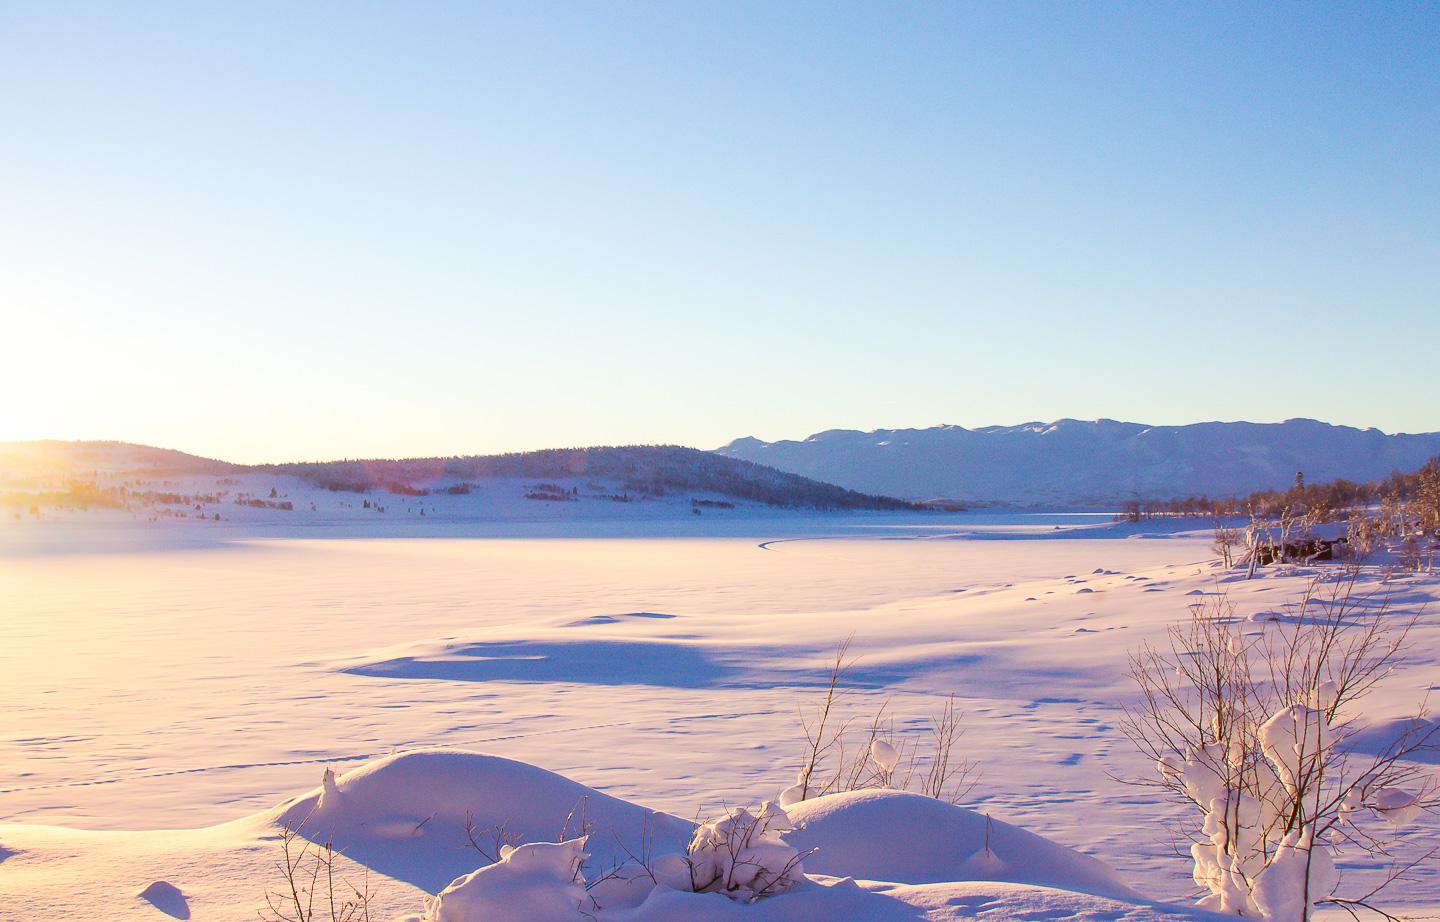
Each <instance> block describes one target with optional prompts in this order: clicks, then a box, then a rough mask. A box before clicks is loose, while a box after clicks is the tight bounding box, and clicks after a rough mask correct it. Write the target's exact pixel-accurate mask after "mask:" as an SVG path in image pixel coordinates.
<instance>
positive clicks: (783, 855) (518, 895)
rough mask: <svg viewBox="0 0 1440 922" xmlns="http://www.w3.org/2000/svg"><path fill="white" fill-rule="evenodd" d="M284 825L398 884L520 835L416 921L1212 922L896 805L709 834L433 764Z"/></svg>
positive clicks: (322, 793) (710, 826)
mask: <svg viewBox="0 0 1440 922" xmlns="http://www.w3.org/2000/svg"><path fill="white" fill-rule="evenodd" d="M462 817H464V818H465V820H467V821H468V822H467V823H466V824H465V825H464V826H462V825H460V821H461V818H462ZM267 821H268V822H270V823H274V824H279V825H282V826H289V827H292V828H293V827H295V826H296V825H297V824H302V823H303V826H301V827H300V828H301V829H302V833H303V834H305V835H308V836H312V837H322V838H326V839H329V838H332V837H333V839H334V841H335V842H336V844H337V845H340V846H341V847H342V848H343V849H344V851H345V853H346V854H348V855H349V856H351V857H352V858H356V857H358V858H359V860H361V862H362V863H364V864H366V865H367V866H370V867H375V868H378V869H382V870H384V871H385V873H395V872H396V871H397V870H402V869H405V868H417V867H420V866H423V865H426V864H435V863H443V864H448V865H451V866H453V864H454V862H455V860H456V858H455V857H454V856H455V855H458V856H460V859H459V860H464V858H465V857H469V858H471V859H477V858H480V857H481V856H480V855H479V853H478V851H476V850H475V849H471V850H468V851H467V850H465V849H464V848H463V845H464V843H465V841H466V840H467V839H472V840H473V837H474V830H473V827H474V825H475V824H476V822H477V821H478V822H479V823H485V824H490V823H494V824H497V825H503V828H504V835H505V837H506V838H508V839H509V840H510V841H509V842H507V843H506V844H503V845H501V846H500V847H499V848H498V850H497V852H496V854H495V855H492V856H489V857H492V858H494V859H495V860H493V861H488V862H487V861H478V862H475V863H479V864H480V867H478V868H476V869H474V870H472V871H469V872H468V873H464V874H460V875H458V876H456V877H455V879H454V880H453V881H451V882H450V883H448V884H447V885H444V886H443V887H438V888H437V889H439V893H438V894H437V895H436V896H435V897H434V898H432V899H429V900H427V905H426V907H425V908H424V909H423V910H422V911H421V912H420V913H418V914H415V915H412V916H410V917H409V918H410V919H411V920H415V922H584V920H587V919H588V920H592V922H662V920H663V922H705V920H717V922H718V920H756V922H759V920H767V922H790V920H794V922H799V920H816V919H827V920H834V922H884V920H896V922H899V920H922V919H928V920H937V922H940V920H953V919H960V918H971V917H973V915H974V914H975V912H977V911H980V910H986V911H989V912H990V913H991V914H994V915H997V916H1000V917H1008V916H1007V907H1009V905H1010V904H1011V903H1012V902H1014V903H1015V904H1016V905H1017V906H1024V907H1025V909H1024V913H1025V915H1024V917H1025V918H1028V919H1037V920H1038V919H1047V918H1055V919H1061V918H1064V919H1093V920H1096V922H1098V920H1101V919H1105V920H1119V919H1137V920H1138V919H1155V920H1161V919H1173V920H1180V919H1195V918H1200V917H1201V915H1200V914H1197V913H1195V912H1194V911H1191V910H1187V909H1182V908H1179V907H1160V906H1154V905H1150V904H1146V903H1144V901H1143V900H1141V898H1140V897H1139V896H1138V894H1136V893H1135V892H1134V891H1133V890H1131V889H1130V888H1129V887H1127V886H1126V885H1125V884H1124V883H1123V882H1122V881H1121V880H1120V878H1119V876H1118V875H1116V874H1115V872H1114V871H1113V870H1111V869H1110V868H1108V867H1107V866H1106V865H1105V864H1104V863H1103V862H1100V861H1097V860H1096V859H1094V858H1089V857H1086V856H1084V855H1081V854H1079V853H1077V852H1074V851H1072V850H1070V849H1068V848H1065V847H1063V846H1060V845H1057V844H1055V843H1053V842H1050V841H1048V840H1046V839H1044V838H1042V837H1040V836H1037V835H1033V834H1031V833H1028V832H1025V831H1024V830H1021V829H1017V828H1015V827H1013V826H1009V825H1007V824H1005V823H999V822H994V821H991V820H989V819H987V818H986V817H982V816H980V815H979V814H976V813H973V812H971V811H968V810H963V809H961V808H959V807H954V806H951V805H949V804H946V803H942V802H940V801H936V800H932V799H930V798H925V797H921V796H919V795H915V794H906V793H901V792H895V791H857V792H851V793H847V794H837V795H829V796H826V797H821V798H817V799H815V800H812V801H807V802H805V803H802V804H798V805H796V807H795V808H794V811H793V816H792V815H787V812H786V811H784V810H782V809H781V808H779V807H777V806H775V805H774V804H768V803H767V804H765V805H763V806H762V807H761V808H759V809H758V810H756V811H753V812H752V811H749V810H744V809H737V808H732V809H730V810H727V811H726V812H725V814H724V815H723V816H722V817H721V818H719V819H717V820H714V821H711V822H707V823H702V824H700V825H698V826H697V825H694V824H690V823H686V822H685V821H684V820H680V819H678V818H677V817H672V816H668V815H666V814H663V813H658V812H655V811H651V810H647V809H645V808H644V807H640V806H638V805H636V804H631V803H628V802H625V801H621V800H618V799H617V798H613V797H608V796H606V795H605V794H602V793H600V792H598V791H595V790H592V789H589V788H586V787H585V786H584V785H580V784H577V783H575V782H573V781H570V780H568V779H566V778H563V777H562V776H560V775H556V774H554V773H552V772H548V771H545V770H543V769H540V768H537V767H536V766H533V765H527V764H525V763H522V762H514V761H511V760H508V759H497V758H495V757H493V756H486V755H481V754H478V753H466V752H456V751H428V752H427V751H422V752H413V753H407V754H403V755H397V756H391V757H388V758H385V759H381V760H379V761H377V762H374V763H372V764H369V765H366V766H364V767H362V768H360V769H357V770H355V771H352V772H350V773H348V774H346V775H343V776H340V777H339V778H334V777H333V776H332V775H330V774H329V773H328V772H327V774H326V776H325V779H324V782H323V783H322V786H321V789H320V790H319V791H317V792H312V793H311V794H308V795H306V796H304V797H300V798H296V799H295V800H293V801H291V802H290V803H288V804H286V805H284V806H282V807H281V808H279V809H277V810H276V811H273V812H272V814H270V816H269V817H268V818H267ZM601 830H605V832H604V833H603V834H602V832H601ZM569 832H577V833H582V834H580V835H576V836H574V837H567V836H568V833H569ZM686 833H688V836H687V837H686V838H682V837H681V835H682V834H686ZM606 840H610V841H609V842H608V843H607V842H606ZM447 853H448V854H447ZM803 861H814V862H815V863H816V867H815V868H814V869H813V870H814V871H817V872H819V873H811V874H807V873H806V870H807V869H806V868H805V866H804V865H803V863H802V862H803ZM822 867H823V868H825V869H827V870H828V871H829V873H824V872H820V869H821V868H822ZM842 872H843V873H842ZM977 881H979V882H985V885H984V886H979V887H977V886H975V885H974V882H977ZM1017 882H1018V884H1021V885H1028V886H1020V885H1017Z"/></svg>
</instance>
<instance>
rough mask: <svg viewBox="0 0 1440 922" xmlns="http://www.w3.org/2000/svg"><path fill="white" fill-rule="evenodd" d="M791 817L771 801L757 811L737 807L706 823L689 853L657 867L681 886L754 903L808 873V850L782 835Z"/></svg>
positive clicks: (663, 879) (660, 877) (661, 878)
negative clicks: (805, 865) (787, 841)
mask: <svg viewBox="0 0 1440 922" xmlns="http://www.w3.org/2000/svg"><path fill="white" fill-rule="evenodd" d="M790 828H791V826H790V818H789V817H788V816H786V814H785V811H784V810H783V809H782V808H780V807H779V806H777V805H776V804H774V803H772V802H770V801H766V802H765V803H764V804H763V805H761V807H760V809H759V811H758V812H756V813H751V812H750V811H749V810H743V809H738V808H731V809H730V810H727V811H726V813H725V816H723V817H721V818H720V819H718V820H713V821H711V822H708V823H703V824H701V825H700V826H699V827H698V828H696V830H695V836H694V838H692V839H691V840H690V847H689V848H688V849H687V850H686V853H685V854H684V855H662V856H661V857H660V858H658V859H656V861H655V862H654V863H653V864H652V866H651V870H652V873H653V874H654V875H655V879H656V881H657V882H658V883H661V884H664V885H665V886H668V887H670V888H672V889H675V890H689V891H693V892H695V893H723V894H724V895H726V896H728V897H730V898H731V899H733V900H736V901H738V902H741V903H749V902H753V901H754V900H757V899H760V898H762V897H767V896H775V895H776V894H779V893H784V892H785V891H786V890H789V889H790V888H791V887H792V886H794V885H795V884H796V883H797V882H799V881H800V880H801V879H803V877H804V874H805V872H804V869H803V868H802V866H801V861H802V860H803V859H804V857H805V856H804V855H803V854H801V852H800V851H799V850H797V849H795V848H793V847H791V846H789V845H786V844H785V842H784V841H782V840H781V838H780V835H781V833H784V832H788V831H790Z"/></svg>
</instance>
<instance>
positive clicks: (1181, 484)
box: [716, 419, 1440, 505]
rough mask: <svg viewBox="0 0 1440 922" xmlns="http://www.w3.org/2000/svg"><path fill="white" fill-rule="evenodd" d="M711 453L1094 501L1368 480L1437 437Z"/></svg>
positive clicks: (972, 497) (873, 441) (1056, 426)
mask: <svg viewBox="0 0 1440 922" xmlns="http://www.w3.org/2000/svg"><path fill="white" fill-rule="evenodd" d="M716 453H717V454H719V455H722V456H724V457H727V458H741V459H744V460H746V461H754V462H757V463H760V464H766V465H769V466H771V467H774V468H778V469H779V470H782V471H791V472H793V473H796V474H802V475H804V476H806V477H813V478H816V479H818V480H823V481H826V482H829V483H834V484H838V485H840V486H844V487H849V488H850V489H853V490H861V491H865V492H873V493H883V494H886V495H888V496H900V497H905V498H907V499H939V498H945V499H952V500H957V501H963V502H1004V503H1020V504H1042V505H1094V504H1108V503H1113V502H1115V501H1117V500H1124V499H1169V498H1174V497H1184V496H1191V495H1200V494H1204V495H1209V496H1217V497H1218V496H1234V495H1243V494H1248V493H1251V492H1253V491H1255V490H1263V489H1275V488H1285V487H1288V486H1290V485H1291V484H1292V483H1294V480H1295V473H1296V472H1297V471H1303V472H1304V474H1305V477H1306V479H1307V480H1308V481H1309V482H1311V483H1319V482H1322V481H1328V480H1335V479H1338V478H1344V479H1348V480H1356V481H1364V480H1374V479H1378V478H1381V477H1385V476H1386V475H1388V474H1389V473H1391V472H1392V471H1395V470H1402V471H1410V470H1414V469H1416V468H1419V467H1420V466H1421V465H1423V464H1424V463H1425V462H1426V461H1427V460H1428V459H1429V458H1430V457H1432V456H1434V455H1437V454H1440V433H1435V432H1432V433H1425V434H1421V435H1387V434H1385V433H1383V432H1381V431H1379V430H1378V429H1354V428H1351V427H1348V426H1332V425H1330V424H1328V423H1322V422H1318V421H1316V420H1313V419H1291V420H1286V421H1285V422H1283V423H1246V422H1232V423H1220V422H1215V423H1196V424H1194V425H1188V426H1147V425H1143V424H1141V423H1122V422H1116V421H1115V420H1111V419H1100V420H1094V421H1082V420H1076V419H1061V420H1057V421H1055V422H1053V423H1025V424H1023V425H1019V426H987V427H984V428H981V429H966V428H964V427H962V426H936V427H934V428H930V429H877V430H875V431H874V432H858V431H855V430H850V429H832V430H830V431H828V432H820V433H817V434H815V435H812V436H810V437H809V438H807V439H805V440H803V441H798V442H797V441H780V442H763V441H761V440H759V439H755V438H742V439H736V440H735V441H733V442H731V443H730V444H729V445H726V446H725V447H723V448H720V449H717V451H716Z"/></svg>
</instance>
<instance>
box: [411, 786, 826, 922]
mask: <svg viewBox="0 0 1440 922" xmlns="http://www.w3.org/2000/svg"><path fill="white" fill-rule="evenodd" d="M790 828H791V827H790V821H789V818H788V817H787V816H786V815H785V811H784V810H782V809H781V808H780V807H778V806H776V805H775V804H773V803H769V802H766V803H765V804H763V805H762V806H761V807H760V809H759V810H758V811H756V812H753V813H752V812H751V811H749V810H744V809H730V810H727V811H726V813H725V816H723V817H721V818H720V819H717V820H713V821H711V822H708V823H703V824H701V825H700V826H698V827H696V829H695V833H694V836H693V837H692V838H691V840H690V843H689V846H688V847H687V848H686V850H685V852H683V853H678V852H670V853H667V854H663V855H659V856H657V857H654V858H648V859H647V858H644V857H640V856H635V857H632V858H631V859H630V860H627V861H625V862H624V863H623V864H621V865H620V866H619V867H616V868H614V869H612V870H610V871H609V872H607V873H604V874H600V875H597V876H596V877H595V879H594V880H593V881H591V882H590V883H589V885H588V886H587V884H586V881H585V878H584V871H583V865H584V861H585V859H586V858H588V857H589V855H588V854H586V852H585V842H586V839H585V838H583V837H582V838H578V839H570V840H567V841H564V842H559V843H547V842H536V843H530V844H526V845H519V846H511V845H506V846H504V847H503V848H502V849H501V850H500V860H499V861H496V862H494V863H493V864H489V865H486V866H485V867H482V868H480V869H479V870H477V871H475V872H473V873H471V874H467V875H466V876H464V877H461V878H459V879H457V880H456V881H454V882H453V883H451V884H450V886H448V887H446V888H445V889H444V890H442V891H441V892H440V894H439V895H438V896H436V897H434V898H433V899H431V900H430V901H429V902H428V903H427V905H426V910H425V915H424V917H423V919H424V922H578V920H581V919H584V918H586V917H587V916H591V917H593V914H594V913H596V912H599V911H601V910H615V909H630V908H634V907H635V906H638V905H640V904H641V903H643V902H644V901H645V900H646V898H647V897H649V896H650V894H651V891H653V890H656V889H664V890H674V891H680V892H683V893H719V894H723V895H724V896H727V897H729V898H730V899H732V900H735V901H737V902H740V903H751V902H754V901H755V900H758V899H762V898H764V897H769V896H775V895H778V894H780V893H784V892H786V891H787V890H789V889H790V888H792V887H793V886H795V885H796V884H797V883H799V882H800V881H802V880H804V876H805V872H804V868H803V867H802V865H801V861H802V859H803V858H804V855H803V854H802V853H801V852H800V851H799V850H798V849H796V848H794V847H792V846H790V845H787V844H785V842H784V841H782V840H781V838H780V836H781V834H782V833H784V832H788V831H790Z"/></svg>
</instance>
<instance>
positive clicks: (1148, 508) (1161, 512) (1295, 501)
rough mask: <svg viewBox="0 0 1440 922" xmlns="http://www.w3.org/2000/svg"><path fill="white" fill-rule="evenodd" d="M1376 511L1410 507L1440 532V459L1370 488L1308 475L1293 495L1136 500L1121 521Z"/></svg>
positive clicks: (1322, 517)
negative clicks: (1313, 479)
mask: <svg viewBox="0 0 1440 922" xmlns="http://www.w3.org/2000/svg"><path fill="white" fill-rule="evenodd" d="M1372 506H1389V507H1394V508H1397V509H1399V508H1404V509H1405V510H1407V512H1408V513H1409V514H1410V515H1411V516H1412V517H1413V518H1414V519H1415V520H1416V522H1417V524H1419V525H1420V527H1421V528H1423V529H1425V530H1427V531H1434V530H1435V529H1436V528H1440V456H1437V457H1434V458H1431V459H1430V460H1429V461H1428V462H1426V464H1425V466H1424V467H1422V468H1420V469H1419V470H1418V471H1413V472H1411V473H1401V472H1400V471H1396V472H1394V473H1392V474H1391V475H1390V476H1388V477H1385V478H1383V479H1381V480H1371V481H1367V482H1365V483H1355V482H1354V481H1350V480H1335V481H1331V482H1330V483H1318V484H1310V483H1305V478H1304V475H1303V473H1297V474H1296V475H1295V484H1294V486H1292V487H1290V489H1288V490H1259V491H1256V492H1254V493H1251V494H1250V495H1249V496H1243V497H1226V498H1221V499H1215V498H1211V497H1207V496H1188V497H1185V498H1184V499H1171V500H1162V501H1151V502H1142V501H1139V500H1131V501H1130V502H1128V503H1126V504H1125V506H1124V509H1123V512H1122V513H1121V516H1122V518H1126V519H1129V520H1131V521H1139V520H1140V519H1144V518H1153V517H1158V516H1191V517H1196V518H1233V517H1246V518H1251V519H1278V518H1281V517H1288V516H1303V517H1304V518H1306V519H1307V520H1309V521H1311V522H1333V521H1337V520H1339V519H1343V518H1346V517H1347V515H1348V514H1349V513H1350V511H1352V510H1356V509H1362V508H1368V507H1372Z"/></svg>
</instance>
